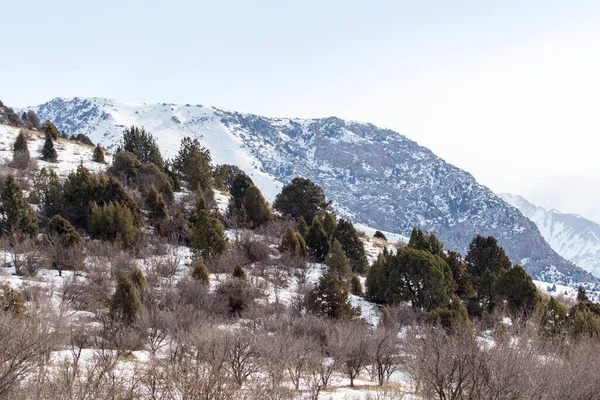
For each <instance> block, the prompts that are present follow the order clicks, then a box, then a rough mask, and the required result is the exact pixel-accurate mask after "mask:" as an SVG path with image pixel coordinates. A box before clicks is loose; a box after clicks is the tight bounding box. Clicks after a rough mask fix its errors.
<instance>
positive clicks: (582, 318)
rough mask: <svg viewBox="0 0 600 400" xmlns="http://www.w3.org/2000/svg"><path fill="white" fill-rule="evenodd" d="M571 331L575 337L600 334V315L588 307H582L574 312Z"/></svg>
mask: <svg viewBox="0 0 600 400" xmlns="http://www.w3.org/2000/svg"><path fill="white" fill-rule="evenodd" d="M572 320H573V322H572V328H571V333H572V335H573V336H575V337H580V336H590V337H598V336H600V316H598V314H596V313H594V312H592V311H591V310H589V309H588V308H585V307H584V308H582V309H580V310H577V311H575V313H573V314H572Z"/></svg>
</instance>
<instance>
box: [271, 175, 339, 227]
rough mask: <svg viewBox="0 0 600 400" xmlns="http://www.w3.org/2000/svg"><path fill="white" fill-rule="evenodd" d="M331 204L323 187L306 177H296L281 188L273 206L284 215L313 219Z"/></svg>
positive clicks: (307, 219) (306, 219)
mask: <svg viewBox="0 0 600 400" xmlns="http://www.w3.org/2000/svg"><path fill="white" fill-rule="evenodd" d="M329 205H330V202H328V201H327V200H326V199H325V194H324V193H323V189H321V187H320V186H319V185H317V184H315V183H314V182H312V181H311V180H310V179H306V178H294V179H293V180H292V182H291V183H289V184H287V185H285V186H284V187H283V189H281V193H279V194H278V195H277V197H275V202H273V207H274V208H275V209H276V210H278V211H279V212H281V213H282V214H283V215H289V216H291V217H292V218H294V219H296V220H297V219H299V218H300V217H301V216H302V217H304V220H305V221H312V220H313V218H314V217H316V216H319V215H321V214H323V213H324V212H325V211H327V210H328V209H329Z"/></svg>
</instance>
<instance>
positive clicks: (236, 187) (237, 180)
mask: <svg viewBox="0 0 600 400" xmlns="http://www.w3.org/2000/svg"><path fill="white" fill-rule="evenodd" d="M251 186H254V183H253V182H252V179H250V177H249V176H248V175H246V174H245V173H244V172H240V173H238V174H237V175H235V176H234V177H233V179H232V181H231V183H230V185H229V187H228V189H229V194H230V195H231V198H232V199H233V201H234V205H235V208H237V209H239V208H242V207H243V206H244V198H245V197H246V192H247V191H248V188H250V187H251Z"/></svg>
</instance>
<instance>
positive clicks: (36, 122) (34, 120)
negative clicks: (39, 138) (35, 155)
mask: <svg viewBox="0 0 600 400" xmlns="http://www.w3.org/2000/svg"><path fill="white" fill-rule="evenodd" d="M27 122H29V125H30V126H31V128H32V129H35V130H40V129H41V128H42V124H41V122H40V119H39V118H38V116H37V114H36V113H35V111H33V110H28V111H27Z"/></svg>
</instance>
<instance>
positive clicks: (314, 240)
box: [305, 217, 329, 261]
mask: <svg viewBox="0 0 600 400" xmlns="http://www.w3.org/2000/svg"><path fill="white" fill-rule="evenodd" d="M305 241H306V248H307V250H308V254H310V255H311V256H313V257H315V258H316V259H317V260H319V261H323V260H324V259H325V256H326V255H327V253H328V252H329V238H328V237H327V233H325V230H324V229H323V225H321V221H319V219H318V218H317V217H315V218H314V219H313V222H312V225H311V226H310V228H309V229H308V232H307V233H306V237H305Z"/></svg>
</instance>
